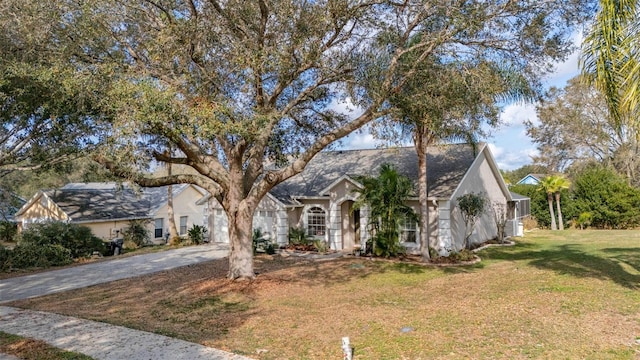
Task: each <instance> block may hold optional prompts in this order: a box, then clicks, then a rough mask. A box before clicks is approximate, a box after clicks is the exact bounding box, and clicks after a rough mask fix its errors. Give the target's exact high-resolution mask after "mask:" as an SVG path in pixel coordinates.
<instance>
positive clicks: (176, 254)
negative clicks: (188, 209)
mask: <svg viewBox="0 0 640 360" xmlns="http://www.w3.org/2000/svg"><path fill="white" fill-rule="evenodd" d="M228 253H229V247H228V245H226V244H205V245H199V246H190V247H184V248H179V249H172V250H167V251H161V252H157V253H151V254H143V255H135V256H130V257H126V258H119V259H113V260H109V261H102V262H97V263H89V264H85V265H79V266H74V267H70V268H66V269H60V270H52V271H47V272H41V273H38V274H32V275H27V276H20V277H15V278H9V279H5V280H0V303H5V302H9V301H14V300H20V299H27V298H32V297H36V296H40V295H47V294H53V293H57V292H61V291H67V290H72V289H79V288H84V287H87V286H91V285H96V284H102V283H106V282H110V281H114V280H120V279H126V278H131V277H136V276H140V275H145V274H151V273H154V272H158V271H163V270H168V269H173V268H177V267H181V266H186V265H191V264H197V263H201V262H205V261H209V260H215V259H220V258H223V257H225V256H227V255H228Z"/></svg>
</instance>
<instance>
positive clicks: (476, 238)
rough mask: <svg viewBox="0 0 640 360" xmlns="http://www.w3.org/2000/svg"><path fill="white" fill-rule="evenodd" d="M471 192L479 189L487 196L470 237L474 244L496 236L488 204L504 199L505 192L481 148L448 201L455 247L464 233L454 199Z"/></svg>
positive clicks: (457, 246)
mask: <svg viewBox="0 0 640 360" xmlns="http://www.w3.org/2000/svg"><path fill="white" fill-rule="evenodd" d="M472 192H473V193H481V194H482V195H483V196H485V197H486V198H487V208H486V209H485V211H484V213H483V215H482V216H481V218H480V219H479V220H478V222H477V223H476V225H475V227H474V231H473V233H472V235H471V237H470V239H469V241H470V242H471V243H472V244H473V243H482V242H485V241H487V240H490V239H493V238H495V237H496V235H497V233H498V231H497V227H496V224H495V220H494V217H493V212H492V209H491V206H492V203H494V202H497V203H500V204H502V205H506V203H507V197H506V194H505V193H504V191H503V189H502V188H501V186H500V184H499V183H498V179H497V178H496V175H495V173H494V172H493V170H492V169H491V166H490V165H489V163H488V161H487V159H486V156H485V153H484V152H482V153H481V154H479V156H478V158H477V159H476V162H475V163H474V164H473V165H472V166H471V168H470V169H469V171H468V172H467V175H466V176H465V178H464V179H463V181H462V182H461V183H460V186H459V187H458V189H457V190H456V192H455V193H454V195H453V196H452V199H451V202H450V214H451V240H452V242H453V246H454V247H455V249H456V250H460V249H462V246H463V241H464V235H465V223H464V219H463V217H462V213H461V211H460V208H459V207H458V206H457V201H456V199H457V198H458V197H460V196H462V195H464V194H468V193H472Z"/></svg>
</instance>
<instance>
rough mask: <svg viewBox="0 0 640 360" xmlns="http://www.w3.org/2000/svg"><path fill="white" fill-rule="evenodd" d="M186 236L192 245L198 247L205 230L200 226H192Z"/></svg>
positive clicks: (203, 237)
mask: <svg viewBox="0 0 640 360" xmlns="http://www.w3.org/2000/svg"><path fill="white" fill-rule="evenodd" d="M187 234H188V235H189V239H190V240H191V242H192V243H194V244H196V245H200V244H202V243H203V242H204V239H205V236H206V234H207V228H206V227H204V226H201V225H193V226H192V227H191V229H189V230H188V231H187Z"/></svg>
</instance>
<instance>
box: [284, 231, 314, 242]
mask: <svg viewBox="0 0 640 360" xmlns="http://www.w3.org/2000/svg"><path fill="white" fill-rule="evenodd" d="M312 242H313V241H312V239H311V238H309V236H307V232H306V231H305V230H304V229H303V228H294V227H292V228H289V244H290V245H294V246H297V245H302V246H308V245H310V244H311V243H312Z"/></svg>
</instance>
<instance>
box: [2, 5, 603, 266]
mask: <svg viewBox="0 0 640 360" xmlns="http://www.w3.org/2000/svg"><path fill="white" fill-rule="evenodd" d="M589 5H590V3H589V2H588V1H581V0H573V1H563V2H533V1H506V0H491V1H483V2H473V1H472V2H466V1H445V2H442V1H435V0H434V1H404V2H395V1H366V0H323V1H284V0H272V1H266V0H257V1H244V0H230V1H216V0H210V1H199V0H188V1H171V0H157V1H150V0H138V1H133V0H128V1H116V0H86V1H73V0H66V1H59V2H58V1H56V2H40V1H35V0H30V1H22V0H20V1H18V0H7V1H5V8H6V9H7V12H3V13H2V15H0V16H3V17H5V18H16V19H25V21H23V22H20V21H16V22H15V23H12V26H14V28H13V29H12V33H15V34H18V33H24V34H29V33H30V32H31V31H36V30H34V29H36V26H37V25H36V24H38V23H40V22H43V23H46V24H47V26H46V32H44V31H43V32H42V33H40V32H38V34H39V36H41V37H42V38H43V41H42V44H43V45H42V46H41V47H39V48H38V52H37V55H38V57H42V58H44V59H46V60H47V61H52V60H51V59H58V60H60V61H61V63H62V64H64V65H66V67H64V69H65V70H69V71H71V72H72V74H73V76H71V78H73V79H76V80H77V81H80V80H85V79H90V81H89V80H86V81H84V82H81V83H83V84H89V85H91V86H89V87H88V88H89V89H91V90H95V91H86V92H84V93H83V94H87V95H90V96H92V100H93V101H92V102H91V104H94V103H95V104H98V105H99V109H98V110H97V111H94V112H95V113H96V114H94V115H96V118H98V117H99V118H100V119H104V120H108V121H107V122H106V124H107V125H109V126H108V128H107V129H106V130H105V131H104V132H103V133H102V135H101V138H100V139H101V140H103V141H102V143H103V145H105V147H104V151H103V152H102V153H101V154H100V155H97V156H96V158H97V159H99V160H100V161H101V162H102V163H103V164H105V165H106V166H107V167H109V168H111V169H112V170H113V171H114V172H115V173H117V174H119V175H122V176H128V177H130V178H132V179H134V180H135V181H137V182H138V183H140V184H142V185H146V186H160V185H166V184H171V183H186V182H188V183H194V184H197V185H200V186H201V187H203V188H205V189H206V190H208V191H209V192H210V193H211V194H212V195H213V197H214V198H215V199H216V200H217V201H218V202H220V204H221V205H222V207H223V209H224V210H225V213H226V215H227V217H228V219H229V235H230V241H231V254H230V273H229V276H230V277H231V278H239V277H242V278H251V277H253V276H254V273H253V262H252V258H251V234H252V231H251V230H252V229H251V226H252V225H251V218H252V216H253V212H254V211H255V209H256V207H257V205H258V202H259V201H260V199H261V198H262V197H263V196H264V195H265V194H266V193H267V192H268V191H269V190H270V189H271V188H273V186H275V185H276V184H278V183H280V182H282V181H284V180H286V179H287V178H289V177H291V176H294V175H295V174H297V173H299V172H300V171H302V169H303V168H304V166H305V165H306V164H307V163H308V161H309V160H310V159H311V158H312V157H313V156H314V155H315V154H317V153H318V152H319V151H321V150H323V149H324V148H326V147H327V146H329V145H330V144H331V143H333V142H334V141H336V140H338V139H340V138H342V137H344V136H346V135H348V134H349V133H351V132H352V131H354V130H356V129H359V128H361V127H362V126H364V125H365V124H368V123H370V122H371V121H373V120H375V119H382V118H385V117H387V116H390V115H391V113H392V111H391V108H390V106H389V102H388V100H389V99H390V98H391V97H392V96H393V95H394V94H397V93H399V92H400V91H402V89H403V86H404V85H405V84H406V83H407V81H408V80H409V79H411V78H412V77H413V76H414V75H415V74H416V71H417V69H418V68H419V67H420V66H421V65H422V64H423V63H424V62H425V61H428V59H433V58H437V59H439V60H440V61H444V62H450V63H455V62H457V61H472V60H473V59H495V60H496V61H500V62H501V63H503V64H505V65H506V66H508V67H510V68H513V69H517V71H519V72H521V73H522V74H525V75H532V76H531V78H532V79H537V75H538V74H540V73H542V72H544V71H546V70H548V68H549V64H550V63H551V62H553V61H556V60H559V59H562V58H563V57H564V56H566V54H567V53H568V50H569V49H570V48H571V43H570V38H569V34H570V33H571V31H572V28H571V26H572V25H573V24H576V23H579V22H580V21H582V19H583V18H584V16H585V15H587V14H588V12H589V11H590V8H589ZM43 19H46V21H42V20H43ZM37 30H40V29H37ZM416 39H417V40H416ZM405 57H411V59H414V60H413V61H412V62H411V63H410V64H405V63H404V62H403V61H402V59H403V58H405ZM429 61H431V60H429ZM401 64H405V66H401ZM407 65H408V66H407ZM84 88H87V86H85V87H84ZM416 90H418V91H419V89H416ZM347 98H348V99H349V100H350V101H351V102H352V103H353V104H354V105H355V106H358V107H359V108H360V110H361V112H360V113H359V114H358V115H356V116H354V117H350V116H346V115H345V114H341V113H338V112H337V111H336V110H335V108H336V107H335V105H336V103H339V102H340V101H345V100H346V99H347ZM88 110H92V109H88ZM89 112H91V111H89ZM97 115H99V116H97ZM168 148H171V149H174V150H173V152H169V151H167V150H168ZM153 162H161V163H172V164H181V165H186V166H188V167H191V168H192V169H193V170H194V171H193V172H189V173H182V174H179V173H174V174H172V175H170V176H169V175H167V176H164V177H156V178H149V177H147V176H144V174H143V173H141V172H140V170H144V169H145V168H147V167H148V166H149V164H151V163H153Z"/></svg>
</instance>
